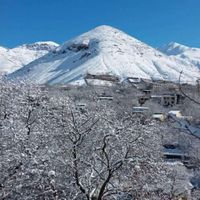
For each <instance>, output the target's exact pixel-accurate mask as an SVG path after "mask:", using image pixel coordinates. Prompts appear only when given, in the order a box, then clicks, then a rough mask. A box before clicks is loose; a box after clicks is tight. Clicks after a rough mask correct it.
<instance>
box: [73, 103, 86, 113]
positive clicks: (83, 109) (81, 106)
mask: <svg viewBox="0 0 200 200" xmlns="http://www.w3.org/2000/svg"><path fill="white" fill-rule="evenodd" d="M75 106H76V109H77V110H79V111H81V112H82V113H85V112H86V106H87V104H86V103H84V102H78V103H76V104H75Z"/></svg>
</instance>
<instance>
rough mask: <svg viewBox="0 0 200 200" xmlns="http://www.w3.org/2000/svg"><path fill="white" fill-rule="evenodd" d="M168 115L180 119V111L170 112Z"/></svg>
mask: <svg viewBox="0 0 200 200" xmlns="http://www.w3.org/2000/svg"><path fill="white" fill-rule="evenodd" d="M168 114H169V115H175V116H176V117H177V118H181V117H182V114H181V111H180V110H171V111H169V112H168Z"/></svg>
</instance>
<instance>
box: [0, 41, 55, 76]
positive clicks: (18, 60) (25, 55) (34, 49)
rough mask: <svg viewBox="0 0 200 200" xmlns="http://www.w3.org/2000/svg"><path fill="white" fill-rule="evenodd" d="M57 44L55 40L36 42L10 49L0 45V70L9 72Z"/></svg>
mask: <svg viewBox="0 0 200 200" xmlns="http://www.w3.org/2000/svg"><path fill="white" fill-rule="evenodd" d="M58 46H59V45H58V44H56V43H55V42H51V41H48V42H36V43H33V44H24V45H21V46H18V47H15V48H12V49H7V48H4V47H0V72H6V73H11V72H13V71H15V70H17V69H19V68H21V67H23V66H25V65H27V64H28V63H30V62H32V61H33V60H36V59H38V58H40V57H42V56H44V55H45V54H47V53H49V52H50V51H52V50H53V49H55V48H56V47H58Z"/></svg>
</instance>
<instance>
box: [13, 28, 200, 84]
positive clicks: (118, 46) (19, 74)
mask: <svg viewBox="0 0 200 200" xmlns="http://www.w3.org/2000/svg"><path fill="white" fill-rule="evenodd" d="M182 70H183V71H184V77H183V80H184V81H187V82H191V81H194V78H196V77H200V70H199V68H198V67H197V66H196V65H194V64H193V63H190V62H188V61H186V60H183V59H177V58H176V57H171V56H168V55H165V54H163V53H161V52H160V51H158V50H156V49H154V48H152V47H151V46H149V45H147V44H145V43H143V42H141V41H139V40H137V39H135V38H133V37H131V36H129V35H127V34H126V33H124V32H122V31H120V30H118V29H115V28H113V27H110V26H99V27H97V28H95V29H93V30H91V31H89V32H87V33H84V34H82V35H80V36H78V37H75V38H73V39H71V40H69V41H67V42H65V43H64V44H63V45H61V46H59V47H57V48H56V49H55V50H53V51H52V52H50V53H49V54H47V55H45V56H43V57H41V58H39V59H37V60H35V61H33V62H32V63H30V64H28V65H26V66H25V67H23V68H21V69H19V70H17V71H16V72H14V73H13V74H11V75H10V78H12V79H13V78H14V79H16V78H17V79H18V78H20V79H26V80H28V81H31V82H34V83H39V84H43V83H49V84H60V83H62V84H64V83H70V82H77V81H78V82H82V81H83V78H84V76H85V75H86V74H87V73H90V74H109V75H115V76H118V77H120V79H124V78H126V77H142V78H149V79H150V78H153V79H161V80H170V81H178V78H179V74H180V72H181V71H182Z"/></svg>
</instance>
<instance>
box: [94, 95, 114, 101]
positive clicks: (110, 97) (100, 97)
mask: <svg viewBox="0 0 200 200" xmlns="http://www.w3.org/2000/svg"><path fill="white" fill-rule="evenodd" d="M97 98H98V99H99V100H107V101H112V100H113V96H104V95H102V96H98V97H97Z"/></svg>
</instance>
